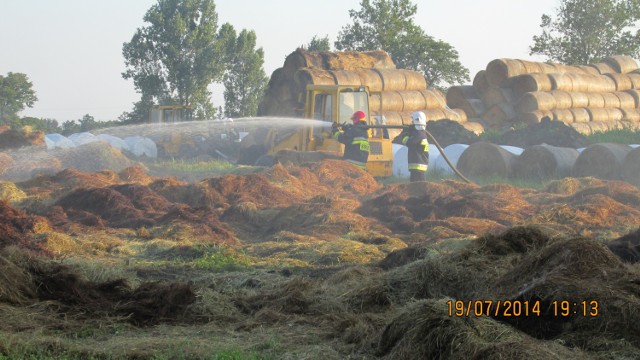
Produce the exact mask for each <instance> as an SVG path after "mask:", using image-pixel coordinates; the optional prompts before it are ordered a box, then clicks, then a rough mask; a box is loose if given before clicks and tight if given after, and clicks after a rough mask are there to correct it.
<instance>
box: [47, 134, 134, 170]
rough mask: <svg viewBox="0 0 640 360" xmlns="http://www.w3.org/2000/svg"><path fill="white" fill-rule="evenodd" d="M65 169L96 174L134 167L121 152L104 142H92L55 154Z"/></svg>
mask: <svg viewBox="0 0 640 360" xmlns="http://www.w3.org/2000/svg"><path fill="white" fill-rule="evenodd" d="M55 155H56V157H57V158H58V159H60V161H61V162H62V166H63V167H65V168H72V169H77V170H80V171H86V172H94V171H100V170H105V169H109V170H114V171H121V170H124V169H125V168H127V167H129V166H132V165H133V162H132V161H131V160H129V159H128V158H127V157H126V156H124V155H123V154H122V153H121V152H120V150H117V149H116V148H114V147H112V146H111V145H109V144H108V143H105V142H102V141H94V142H90V143H87V144H84V145H81V146H78V147H74V148H71V149H63V150H59V151H57V152H55Z"/></svg>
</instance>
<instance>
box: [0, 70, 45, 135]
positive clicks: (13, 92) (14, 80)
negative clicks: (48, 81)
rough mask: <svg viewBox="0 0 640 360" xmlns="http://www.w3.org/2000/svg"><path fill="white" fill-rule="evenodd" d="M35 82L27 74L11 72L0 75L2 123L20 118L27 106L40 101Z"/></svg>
mask: <svg viewBox="0 0 640 360" xmlns="http://www.w3.org/2000/svg"><path fill="white" fill-rule="evenodd" d="M32 86H33V84H31V82H30V81H29V78H28V77H27V75H25V74H22V73H13V72H9V73H7V75H6V76H2V75H0V124H9V123H11V122H13V121H16V120H17V119H18V113H19V112H20V111H22V110H24V109H25V107H33V104H34V103H35V102H36V101H38V98H37V97H36V93H35V91H34V90H33V89H32Z"/></svg>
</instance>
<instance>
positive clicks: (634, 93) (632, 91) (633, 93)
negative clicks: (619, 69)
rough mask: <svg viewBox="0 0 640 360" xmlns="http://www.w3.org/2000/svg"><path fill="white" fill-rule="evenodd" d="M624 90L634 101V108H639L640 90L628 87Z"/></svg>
mask: <svg viewBox="0 0 640 360" xmlns="http://www.w3.org/2000/svg"><path fill="white" fill-rule="evenodd" d="M639 75H640V74H639ZM625 92H626V93H627V94H629V95H631V97H633V101H634V104H635V106H634V108H640V90H636V89H629V90H627V91H625Z"/></svg>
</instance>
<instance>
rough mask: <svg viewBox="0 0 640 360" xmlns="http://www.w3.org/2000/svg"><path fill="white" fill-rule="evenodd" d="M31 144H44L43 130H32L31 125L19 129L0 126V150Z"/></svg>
mask: <svg viewBox="0 0 640 360" xmlns="http://www.w3.org/2000/svg"><path fill="white" fill-rule="evenodd" d="M31 145H44V132H42V131H33V129H32V128H31V126H24V127H22V128H21V129H10V128H8V127H7V126H0V150H5V149H17V148H21V147H25V146H31Z"/></svg>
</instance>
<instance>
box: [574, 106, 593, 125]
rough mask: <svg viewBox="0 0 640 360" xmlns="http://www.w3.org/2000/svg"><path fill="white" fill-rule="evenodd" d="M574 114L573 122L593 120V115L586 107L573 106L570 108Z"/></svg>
mask: <svg viewBox="0 0 640 360" xmlns="http://www.w3.org/2000/svg"><path fill="white" fill-rule="evenodd" d="M569 111H571V113H572V114H573V122H580V123H587V122H589V121H591V117H590V115H589V112H588V111H587V109H586V108H583V107H582V108H573V109H569Z"/></svg>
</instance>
